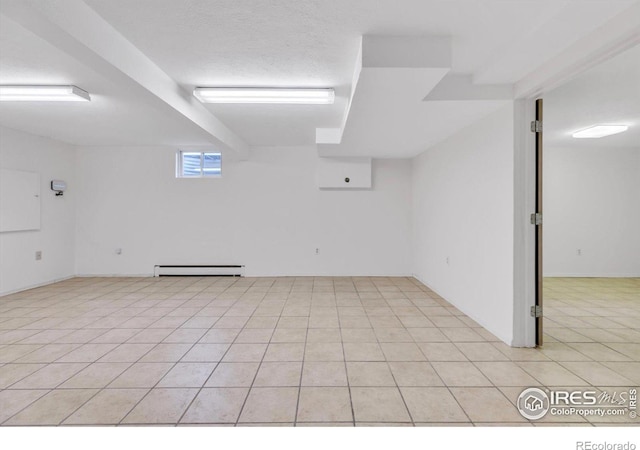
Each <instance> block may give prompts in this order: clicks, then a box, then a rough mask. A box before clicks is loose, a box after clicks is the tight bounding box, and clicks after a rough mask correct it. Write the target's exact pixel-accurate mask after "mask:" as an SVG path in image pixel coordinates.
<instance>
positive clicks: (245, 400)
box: [229, 282, 302, 427]
mask: <svg viewBox="0 0 640 450" xmlns="http://www.w3.org/2000/svg"><path fill="white" fill-rule="evenodd" d="M273 284H275V282H274V283H273ZM273 284H272V286H273ZM265 297H266V295H265ZM281 318H282V313H280V315H279V316H278V320H277V321H276V325H275V327H274V328H273V331H272V332H271V337H270V338H269V342H267V345H266V347H265V349H264V353H263V354H262V358H261V359H260V362H259V363H258V367H257V369H256V373H255V374H254V375H253V379H252V380H251V384H250V385H249V388H248V389H247V395H246V396H245V398H244V401H243V402H242V406H241V407H240V411H239V412H238V417H237V419H236V421H235V424H234V426H236V427H237V426H238V424H239V423H240V417H242V413H243V411H244V408H245V406H246V404H247V400H249V396H250V395H251V391H252V390H253V385H254V384H255V382H256V378H258V373H260V369H261V368H262V363H263V362H264V358H265V356H266V355H267V352H268V351H269V345H270V344H271V340H272V339H273V334H274V333H275V330H276V328H277V327H278V323H279V322H280V319H281ZM245 327H246V324H245ZM245 327H243V330H244V329H245ZM240 333H242V331H240ZM240 333H238V336H240ZM236 339H237V337H236ZM229 348H231V347H229ZM300 376H302V374H300ZM294 420H295V417H294Z"/></svg>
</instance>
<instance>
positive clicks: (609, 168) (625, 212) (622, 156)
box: [543, 138, 640, 277]
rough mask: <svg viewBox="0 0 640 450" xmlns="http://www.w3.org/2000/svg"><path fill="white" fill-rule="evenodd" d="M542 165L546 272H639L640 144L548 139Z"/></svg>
mask: <svg viewBox="0 0 640 450" xmlns="http://www.w3.org/2000/svg"><path fill="white" fill-rule="evenodd" d="M605 139H606V138H605ZM543 170H544V185H543V188H544V205H543V211H544V228H543V230H544V241H543V243H544V273H545V276H569V277H572V276H574V277H625V276H626V277H638V276H640V147H636V148H606V147H601V148H593V147H584V148H580V147H574V148H558V147H553V146H549V145H547V146H546V147H545V149H544V169H543ZM578 249H580V250H581V255H578Z"/></svg>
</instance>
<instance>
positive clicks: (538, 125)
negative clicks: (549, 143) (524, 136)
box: [531, 120, 542, 133]
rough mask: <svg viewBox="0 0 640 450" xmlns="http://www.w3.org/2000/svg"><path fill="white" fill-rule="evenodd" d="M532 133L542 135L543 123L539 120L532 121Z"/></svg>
mask: <svg viewBox="0 0 640 450" xmlns="http://www.w3.org/2000/svg"><path fill="white" fill-rule="evenodd" d="M531 132H532V133H542V122H541V121H539V120H532V121H531Z"/></svg>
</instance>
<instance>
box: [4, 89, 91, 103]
mask: <svg viewBox="0 0 640 450" xmlns="http://www.w3.org/2000/svg"><path fill="white" fill-rule="evenodd" d="M90 100H91V97H90V96H89V93H88V92H87V91H84V90H82V89H80V88H79V87H77V86H0V101H2V102H88V101H90Z"/></svg>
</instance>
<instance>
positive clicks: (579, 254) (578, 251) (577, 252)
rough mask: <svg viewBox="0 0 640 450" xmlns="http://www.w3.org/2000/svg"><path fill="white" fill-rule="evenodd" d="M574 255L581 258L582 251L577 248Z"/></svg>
mask: <svg viewBox="0 0 640 450" xmlns="http://www.w3.org/2000/svg"><path fill="white" fill-rule="evenodd" d="M576 254H577V255H578V256H582V249H581V248H579V249H578V250H577V251H576Z"/></svg>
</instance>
